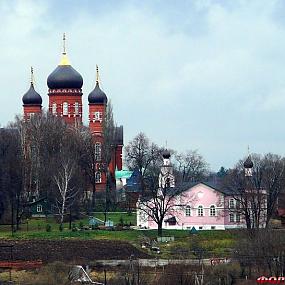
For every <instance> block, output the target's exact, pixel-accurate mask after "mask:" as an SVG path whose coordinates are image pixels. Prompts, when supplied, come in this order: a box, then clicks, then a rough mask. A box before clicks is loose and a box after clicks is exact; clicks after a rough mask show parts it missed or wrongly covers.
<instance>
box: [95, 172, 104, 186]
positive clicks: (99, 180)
mask: <svg viewBox="0 0 285 285" xmlns="http://www.w3.org/2000/svg"><path fill="white" fill-rule="evenodd" d="M98 174H99V175H100V179H98V180H97V175H98ZM95 182H96V183H101V182H102V173H101V172H100V171H97V172H96V173H95Z"/></svg>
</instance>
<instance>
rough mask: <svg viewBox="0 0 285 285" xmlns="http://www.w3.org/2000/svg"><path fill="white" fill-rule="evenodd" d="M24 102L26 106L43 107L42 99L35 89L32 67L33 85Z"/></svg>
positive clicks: (23, 98) (24, 96) (23, 99)
mask: <svg viewBox="0 0 285 285" xmlns="http://www.w3.org/2000/svg"><path fill="white" fill-rule="evenodd" d="M22 101H23V104H24V106H27V105H33V106H38V105H39V106H41V105H42V97H41V95H40V94H39V93H38V92H36V90H35V88H34V71H33V68H32V67H31V85H30V88H29V90H28V91H27V92H26V93H25V94H24V95H23V97H22Z"/></svg>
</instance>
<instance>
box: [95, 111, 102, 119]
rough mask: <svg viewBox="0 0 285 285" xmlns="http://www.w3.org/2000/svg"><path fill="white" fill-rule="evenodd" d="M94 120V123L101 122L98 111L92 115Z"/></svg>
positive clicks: (100, 115) (100, 113)
mask: <svg viewBox="0 0 285 285" xmlns="http://www.w3.org/2000/svg"><path fill="white" fill-rule="evenodd" d="M94 120H95V121H102V112H99V111H97V112H95V113H94Z"/></svg>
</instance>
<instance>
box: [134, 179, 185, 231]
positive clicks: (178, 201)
mask: <svg viewBox="0 0 285 285" xmlns="http://www.w3.org/2000/svg"><path fill="white" fill-rule="evenodd" d="M160 177H161V179H163V180H165V174H163V175H160ZM162 177H163V178H162ZM166 180H167V178H166ZM147 183H148V185H147V191H146V192H145V193H144V194H143V195H142V196H141V197H140V198H139V200H138V203H137V210H138V211H139V216H140V218H141V220H147V219H149V218H150V219H151V220H153V221H154V222H155V223H156V224H157V233H158V235H159V236H161V235H162V226H163V222H164V220H165V218H167V217H168V216H173V215H174V214H175V213H176V212H177V210H180V209H181V208H183V207H185V206H186V205H187V204H188V202H189V201H186V200H185V197H184V195H183V189H182V188H180V187H169V184H168V183H164V181H160V180H159V179H158V177H157V176H154V177H152V178H150V177H149V178H148V180H147ZM159 186H160V187H159Z"/></svg>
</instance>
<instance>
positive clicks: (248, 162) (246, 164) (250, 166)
mask: <svg viewBox="0 0 285 285" xmlns="http://www.w3.org/2000/svg"><path fill="white" fill-rule="evenodd" d="M243 166H244V168H252V167H253V162H252V160H251V157H250V155H249V156H248V158H247V159H246V161H245V162H244V164H243Z"/></svg>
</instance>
